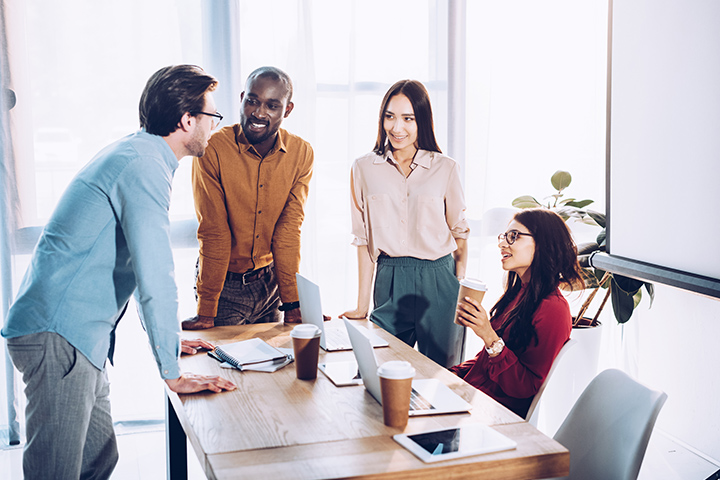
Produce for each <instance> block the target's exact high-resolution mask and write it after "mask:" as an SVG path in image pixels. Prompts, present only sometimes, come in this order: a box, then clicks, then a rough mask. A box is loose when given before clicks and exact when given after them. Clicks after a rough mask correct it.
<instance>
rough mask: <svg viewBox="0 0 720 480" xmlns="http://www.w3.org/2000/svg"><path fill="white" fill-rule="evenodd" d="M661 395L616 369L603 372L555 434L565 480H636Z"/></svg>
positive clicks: (659, 407)
mask: <svg viewBox="0 0 720 480" xmlns="http://www.w3.org/2000/svg"><path fill="white" fill-rule="evenodd" d="M666 399H667V394H665V393H664V392H660V391H656V390H651V389H649V388H647V387H645V386H643V385H640V384H639V383H638V382H636V381H635V380H633V379H632V378H630V377H629V376H628V375H627V374H626V373H624V372H621V371H620V370H614V369H611V370H605V371H604V372H601V373H600V374H599V375H598V376H596V377H595V378H594V379H593V380H592V382H590V384H589V385H588V386H587V388H586V389H585V391H584V392H583V393H582V394H581V395H580V398H578V400H577V402H575V405H574V406H573V408H572V409H571V410H570V413H569V414H568V416H567V418H565V421H564V422H563V424H562V425H561V426H560V429H559V430H558V431H557V433H556V434H555V440H556V441H558V442H559V443H561V444H562V445H564V446H565V448H567V449H568V450H570V476H568V477H565V478H568V479H571V480H580V479H582V480H607V479H609V478H612V479H613V480H630V479H636V478H637V476H638V472H639V471H640V466H641V465H642V460H643V457H644V456H645V450H646V449H647V444H648V441H649V440H650V434H651V433H652V430H653V426H654V425H655V420H656V419H657V416H658V414H659V413H660V409H661V408H662V406H663V404H664V403H665V400H666Z"/></svg>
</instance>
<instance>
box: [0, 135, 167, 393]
mask: <svg viewBox="0 0 720 480" xmlns="http://www.w3.org/2000/svg"><path fill="white" fill-rule="evenodd" d="M177 167H178V160H177V158H176V156H175V154H174V153H173V151H172V149H171V148H170V146H169V145H168V144H167V142H165V140H164V139H163V138H162V137H159V136H157V135H151V134H149V133H147V132H144V131H139V132H137V133H135V134H132V135H129V136H127V137H125V138H123V139H121V140H119V141H117V142H115V143H113V144H112V145H110V146H108V147H106V148H105V149H103V150H102V151H101V152H100V153H98V154H97V155H96V156H95V158H94V159H93V160H92V161H91V162H90V163H89V164H88V165H87V166H85V167H84V168H83V169H82V170H81V171H80V172H79V173H78V174H77V176H76V177H75V178H74V179H73V180H72V182H71V183H70V185H69V186H68V188H67V190H66V191H65V193H64V194H63V196H62V198H61V199H60V201H59V203H58V205H57V208H56V209H55V212H54V213H53V215H52V217H51V218H50V221H49V222H48V224H47V225H46V226H45V229H44V230H43V233H42V235H41V237H40V240H39V242H38V245H37V247H36V248H35V252H34V253H33V258H32V262H31V264H30V266H29V267H28V270H27V272H26V273H25V277H24V278H23V281H22V284H21V286H20V290H19V293H18V296H17V298H16V300H15V303H14V304H13V305H12V307H11V308H10V311H9V313H8V318H7V322H6V324H5V327H4V328H3V330H2V335H3V336H4V337H8V338H9V337H19V336H22V335H27V334H31V333H38V332H55V333H57V334H59V335H61V336H63V337H64V338H65V339H66V340H67V341H68V342H69V343H70V344H71V345H73V346H74V347H75V348H77V349H78V350H79V351H80V352H82V353H83V354H84V355H85V356H86V357H87V358H88V359H89V360H90V361H91V362H92V363H93V365H95V366H96V367H97V368H99V369H102V368H103V367H104V364H105V358H107V356H108V353H109V350H110V341H111V340H110V339H111V334H112V333H113V331H114V328H115V325H116V322H117V320H118V318H119V316H120V312H121V311H122V309H123V307H124V306H125V304H126V302H127V301H128V299H129V298H130V295H132V294H133V292H135V297H136V300H137V303H138V305H139V306H140V310H141V312H140V313H141V317H142V319H143V323H144V326H145V329H146V331H147V334H148V337H149V338H150V342H151V345H152V351H153V353H154V355H155V359H156V361H157V364H158V368H159V369H160V373H161V376H162V378H166V379H167V378H177V377H179V376H180V368H179V364H178V355H179V335H178V334H179V322H178V318H177V309H178V306H177V288H176V286H175V279H174V274H173V272H174V265H173V258H172V251H171V247H170V234H169V226H170V220H169V216H168V209H169V207H170V193H171V189H172V179H173V175H174V173H175V169H177Z"/></svg>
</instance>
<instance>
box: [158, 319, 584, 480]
mask: <svg viewBox="0 0 720 480" xmlns="http://www.w3.org/2000/svg"><path fill="white" fill-rule="evenodd" d="M333 322H334V323H339V322H340V321H339V320H333ZM359 323H361V324H364V325H367V326H368V328H371V329H373V331H375V332H376V333H377V334H378V335H380V336H381V337H383V338H385V339H386V340H387V341H388V342H389V343H390V347H389V348H388V347H384V348H377V349H375V355H376V357H377V359H378V363H379V364H381V363H383V362H385V361H389V360H399V359H402V360H407V361H409V362H410V363H412V364H413V366H414V367H415V369H416V378H437V379H439V380H440V381H442V382H443V383H445V384H446V385H448V386H449V387H450V388H451V389H452V390H453V391H454V392H455V393H457V394H458V395H460V396H461V397H463V398H464V399H465V400H466V401H467V402H469V403H470V404H472V406H473V408H472V410H470V413H462V414H452V415H434V416H424V417H415V418H410V419H409V422H408V425H407V427H406V428H405V430H404V431H405V432H419V431H423V430H430V429H435V428H442V427H448V428H449V427H454V426H458V425H463V424H468V423H477V422H479V423H484V424H487V425H491V426H492V427H493V428H495V429H496V430H497V431H498V432H500V433H502V434H504V435H506V436H508V437H510V438H512V439H513V440H515V441H516V442H517V448H516V449H514V450H509V451H505V452H498V453H492V454H486V455H477V456H472V457H466V458H461V459H457V460H450V461H444V462H439V463H435V464H427V463H423V462H422V461H421V460H419V459H418V458H416V457H415V456H414V455H413V454H412V453H410V452H409V451H407V450H405V449H404V448H403V447H402V446H400V445H399V444H397V443H396V442H395V441H394V440H393V439H392V435H394V434H396V433H401V431H402V430H401V429H397V428H390V427H386V426H385V425H384V424H383V414H382V407H381V406H380V404H378V403H377V402H376V401H375V400H374V399H373V398H372V397H371V396H370V394H369V393H367V392H366V391H365V388H364V387H362V386H349V387H340V388H338V387H335V386H334V385H333V384H332V382H330V380H329V379H328V378H326V377H325V376H324V375H323V374H322V373H321V372H318V377H317V379H316V380H311V381H307V380H297V378H296V377H295V366H294V365H293V364H290V365H288V366H286V367H284V368H282V369H280V370H278V371H276V372H274V373H263V372H250V371H245V372H240V371H237V370H234V369H226V368H223V367H221V366H220V364H219V363H218V362H217V361H216V360H213V359H212V358H210V357H209V356H207V355H205V354H204V353H200V354H197V355H193V356H183V358H182V359H181V368H182V369H183V370H184V371H188V372H192V373H197V374H205V375H222V376H224V377H225V378H228V379H230V380H232V381H233V382H235V383H236V384H237V387H238V388H237V390H235V391H233V392H223V393H219V394H212V393H197V394H190V395H178V394H176V393H174V392H171V391H170V390H168V389H166V392H167V400H168V402H167V412H166V413H167V432H168V436H167V440H168V442H167V443H168V444H167V446H168V478H172V479H178V478H187V442H186V438H189V439H190V443H191V444H192V446H193V449H194V450H195V453H196V454H197V456H198V458H199V459H200V464H201V465H202V468H203V470H204V471H205V474H206V475H207V477H208V478H211V479H215V478H217V479H238V478H243V479H244V478H262V479H319V478H346V477H363V478H383V479H390V478H392V479H407V478H426V479H437V478H449V477H453V478H466V477H475V478H492V479H521V478H527V479H529V478H546V477H558V476H564V475H567V474H568V472H569V468H570V454H569V452H568V451H567V450H566V449H565V448H564V447H563V446H562V445H560V444H559V443H557V442H555V441H554V440H552V439H551V438H549V437H547V436H545V435H543V434H542V433H541V432H539V431H538V430H536V429H535V428H534V427H533V426H532V425H530V424H529V423H527V422H525V421H523V419H521V418H520V417H518V416H517V415H515V414H514V413H512V412H510V411H509V410H507V409H506V408H505V407H503V406H502V405H500V404H499V403H497V402H495V401H494V400H492V399H491V398H490V397H488V396H487V395H485V394H484V393H482V392H480V391H478V390H477V389H475V388H474V387H472V386H470V385H469V384H467V383H465V382H464V381H463V380H460V379H459V378H458V377H456V376H455V375H453V374H451V373H450V372H448V371H446V370H445V369H444V368H442V367H440V366H439V365H437V364H436V363H434V362H433V361H431V360H429V359H428V358H426V357H425V356H423V355H421V354H420V353H418V352H417V351H415V350H414V349H412V348H410V347H408V346H407V345H405V344H404V343H403V342H401V341H399V340H397V339H396V338H395V337H393V336H392V335H390V334H389V333H387V332H385V331H384V330H382V329H380V328H377V327H375V326H374V325H372V324H369V322H364V321H363V322H359ZM291 330H292V326H285V325H282V324H260V325H243V326H235V327H216V328H212V329H209V330H205V331H200V332H183V336H184V337H185V338H203V339H205V340H208V341H210V342H213V343H215V344H223V343H230V342H236V341H239V340H244V339H248V338H252V337H259V338H262V339H263V340H265V341H266V342H268V343H269V344H271V345H273V346H275V347H281V348H291V347H292V344H291V341H290V337H289V334H290V331H291ZM353 358H354V357H353V354H352V352H351V351H350V352H332V353H324V352H323V351H322V350H321V353H320V362H323V361H325V362H332V361H340V360H350V359H353Z"/></svg>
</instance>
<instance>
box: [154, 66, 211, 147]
mask: <svg viewBox="0 0 720 480" xmlns="http://www.w3.org/2000/svg"><path fill="white" fill-rule="evenodd" d="M217 83H218V81H217V80H216V79H215V77H213V76H212V75H209V74H207V73H205V71H204V70H203V69H202V68H200V67H198V66H196V65H171V66H169V67H164V68H161V69H160V70H158V71H157V72H155V73H154V74H153V76H152V77H150V79H149V80H148V81H147V84H146V85H145V90H143V93H142V96H141V97H140V126H141V127H142V128H144V129H145V131H147V132H148V133H152V134H154V135H160V136H161V137H165V136H167V135H170V134H171V133H172V132H174V131H175V130H177V128H178V126H179V124H180V119H181V118H182V116H183V115H185V112H196V111H201V110H202V109H203V107H204V106H205V94H206V93H207V92H212V91H213V90H215V88H216V87H217Z"/></svg>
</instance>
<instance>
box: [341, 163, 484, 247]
mask: <svg viewBox="0 0 720 480" xmlns="http://www.w3.org/2000/svg"><path fill="white" fill-rule="evenodd" d="M412 168H413V170H412V172H411V173H410V175H408V177H407V178H406V177H405V175H404V174H403V172H402V170H401V168H400V165H398V163H397V162H396V161H395V159H394V158H393V157H392V152H390V151H388V152H387V153H386V154H385V155H382V156H380V155H377V154H376V153H374V152H373V153H368V154H366V155H364V156H362V157H360V158H358V159H357V160H355V162H354V163H353V166H352V171H351V177H350V183H351V194H352V205H351V208H352V234H353V236H354V239H353V242H352V244H353V245H356V246H362V245H367V246H368V250H369V252H370V256H371V257H372V259H373V261H377V257H378V256H379V255H380V253H381V252H384V253H386V254H387V255H389V256H391V257H414V258H419V259H423V260H437V259H438V258H440V257H444V256H445V255H447V254H449V253H452V252H454V251H455V250H456V249H457V244H456V243H455V239H456V238H462V239H466V238H467V237H468V235H469V233H470V228H469V227H468V222H467V219H466V218H465V195H464V194H463V189H462V184H461V183H460V169H459V167H458V164H457V162H455V160H453V159H452V158H450V157H448V156H446V155H443V154H441V153H437V152H428V151H426V150H418V152H417V154H416V155H415V159H414V161H413V165H412Z"/></svg>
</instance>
